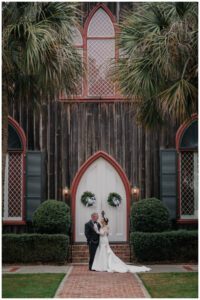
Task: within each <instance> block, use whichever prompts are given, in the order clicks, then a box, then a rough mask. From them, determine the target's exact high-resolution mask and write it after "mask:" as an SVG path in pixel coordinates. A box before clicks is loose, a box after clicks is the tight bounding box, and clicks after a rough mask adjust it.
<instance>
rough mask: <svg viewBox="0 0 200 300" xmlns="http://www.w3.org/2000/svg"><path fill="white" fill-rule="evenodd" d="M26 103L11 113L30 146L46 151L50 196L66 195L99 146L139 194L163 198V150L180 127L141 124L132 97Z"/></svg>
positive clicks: (171, 143)
mask: <svg viewBox="0 0 200 300" xmlns="http://www.w3.org/2000/svg"><path fill="white" fill-rule="evenodd" d="M24 106H26V104H25V103H24V105H21V106H19V105H16V106H15V107H11V109H10V114H11V115H12V116H13V117H14V118H15V119H16V120H17V121H19V123H20V124H21V125H22V127H23V129H24V131H25V134H26V136H27V141H28V145H27V146H28V149H29V150H40V151H44V152H45V154H46V160H45V161H46V163H45V169H46V173H47V180H46V195H47V198H51V199H53V198H55V199H62V189H63V187H65V186H66V185H67V186H69V187H70V185H71V183H72V180H73V178H74V176H75V174H76V172H77V171H78V169H79V168H80V166H81V165H82V164H83V163H84V162H85V161H86V160H87V159H88V158H89V157H90V156H91V155H93V154H94V153H95V152H96V151H99V150H103V151H105V152H107V153H108V154H110V155H111V156H112V157H114V158H115V159H116V160H117V162H118V163H119V164H120V165H121V166H122V168H123V169H124V171H125V173H126V174H127V176H128V178H129V180H130V183H131V184H132V185H135V184H136V185H138V186H139V187H140V189H141V197H149V196H156V197H159V149H160V148H161V147H162V148H174V147H175V133H176V129H177V128H175V127H173V126H169V125H168V126H167V127H163V128H157V129H156V130H147V129H144V128H142V127H141V126H139V125H137V124H136V122H135V117H134V113H135V112H134V105H133V104H132V103H130V102H124V103H122V102H116V103H101V102H99V103H97V102H95V103H65V102H63V103H62V102H52V103H49V104H48V103H47V104H43V105H42V107H41V111H40V112H38V111H37V110H36V111H34V110H33V108H32V107H31V105H30V107H28V106H26V114H24V115H23V113H24ZM22 115H23V118H22ZM22 119H23V120H22Z"/></svg>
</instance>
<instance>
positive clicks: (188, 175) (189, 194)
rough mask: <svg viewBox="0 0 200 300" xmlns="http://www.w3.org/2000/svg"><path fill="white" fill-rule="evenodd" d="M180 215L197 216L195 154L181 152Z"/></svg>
mask: <svg viewBox="0 0 200 300" xmlns="http://www.w3.org/2000/svg"><path fill="white" fill-rule="evenodd" d="M180 156H181V185H180V188H181V215H182V217H186V218H187V216H188V217H194V216H196V214H197V210H198V208H197V186H198V184H197V153H195V152H192V151H191V152H181V154H180Z"/></svg>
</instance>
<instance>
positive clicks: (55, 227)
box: [33, 200, 71, 234]
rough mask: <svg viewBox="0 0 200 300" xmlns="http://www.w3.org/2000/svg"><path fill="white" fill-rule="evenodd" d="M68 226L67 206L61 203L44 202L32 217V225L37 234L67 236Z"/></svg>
mask: <svg viewBox="0 0 200 300" xmlns="http://www.w3.org/2000/svg"><path fill="white" fill-rule="evenodd" d="M70 224H71V217H70V209H69V206H68V205H67V204H66V203H64V202H62V201H57V200H46V201H44V202H43V203H42V204H41V205H40V206H39V207H38V208H37V210H36V211H35V212H34V215H33V225H34V227H35V229H36V232H38V233H49V234H51V233H52V234H55V233H63V234H68V233H69V228H70Z"/></svg>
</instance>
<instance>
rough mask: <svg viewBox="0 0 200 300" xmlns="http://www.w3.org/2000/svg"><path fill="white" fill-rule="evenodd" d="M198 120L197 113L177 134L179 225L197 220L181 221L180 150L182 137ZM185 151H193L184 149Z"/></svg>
mask: <svg viewBox="0 0 200 300" xmlns="http://www.w3.org/2000/svg"><path fill="white" fill-rule="evenodd" d="M197 119H198V115H197V114H196V113H195V114H193V115H191V118H190V119H189V120H188V121H186V122H184V123H183V124H181V126H180V127H179V129H178V130H177V132H176V151H177V153H178V161H177V164H178V174H177V175H178V178H177V184H178V218H179V219H178V220H177V222H178V223H190V222H191V223H193V222H195V220H193V219H192V220H185V219H181V149H180V141H181V139H182V136H183V134H184V132H185V129H186V128H188V127H189V126H190V124H191V123H192V122H193V121H194V120H197ZM184 151H192V150H191V149H190V150H187V149H184Z"/></svg>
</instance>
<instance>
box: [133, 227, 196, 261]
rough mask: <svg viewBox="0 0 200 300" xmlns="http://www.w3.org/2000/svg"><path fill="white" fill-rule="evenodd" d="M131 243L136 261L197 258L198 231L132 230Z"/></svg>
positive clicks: (188, 259)
mask: <svg viewBox="0 0 200 300" xmlns="http://www.w3.org/2000/svg"><path fill="white" fill-rule="evenodd" d="M131 244H132V246H133V252H134V254H133V255H134V256H135V257H136V259H137V260H138V261H166V260H170V261H177V262H178V261H179V262H184V261H190V260H195V261H197V259H198V232H197V231H196V230H192V231H189V230H188V231H187V230H177V231H165V232H154V233H147V232H132V233H131Z"/></svg>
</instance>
